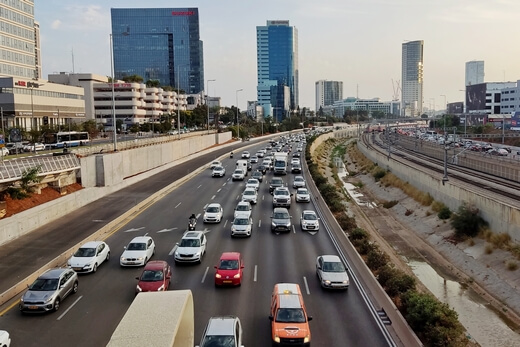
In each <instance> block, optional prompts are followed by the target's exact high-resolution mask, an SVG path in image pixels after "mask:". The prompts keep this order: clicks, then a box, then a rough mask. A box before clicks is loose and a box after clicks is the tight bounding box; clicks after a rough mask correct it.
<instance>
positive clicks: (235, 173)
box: [231, 169, 246, 181]
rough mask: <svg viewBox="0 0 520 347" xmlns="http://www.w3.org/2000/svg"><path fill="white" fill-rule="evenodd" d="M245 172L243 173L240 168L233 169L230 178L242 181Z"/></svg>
mask: <svg viewBox="0 0 520 347" xmlns="http://www.w3.org/2000/svg"><path fill="white" fill-rule="evenodd" d="M245 175H246V174H245V173H244V170H242V169H236V170H235V171H233V174H232V175H231V179H232V180H233V181H243V180H244V178H245Z"/></svg>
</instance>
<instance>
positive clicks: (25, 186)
mask: <svg viewBox="0 0 520 347" xmlns="http://www.w3.org/2000/svg"><path fill="white" fill-rule="evenodd" d="M40 171H41V166H37V167H34V168H30V169H27V170H25V171H24V172H23V173H22V177H21V179H20V183H19V186H14V185H12V186H10V187H9V188H7V190H6V192H7V194H9V196H10V197H11V198H12V199H18V200H21V199H25V198H27V197H29V196H31V194H32V193H33V191H34V188H33V186H34V184H35V183H38V182H40V181H41V180H42V178H41V177H38V173H39V172H40ZM2 200H4V199H2Z"/></svg>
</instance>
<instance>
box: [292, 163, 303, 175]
mask: <svg viewBox="0 0 520 347" xmlns="http://www.w3.org/2000/svg"><path fill="white" fill-rule="evenodd" d="M291 173H302V164H292V165H291Z"/></svg>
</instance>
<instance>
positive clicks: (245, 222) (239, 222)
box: [233, 218, 249, 225]
mask: <svg viewBox="0 0 520 347" xmlns="http://www.w3.org/2000/svg"><path fill="white" fill-rule="evenodd" d="M233 224H235V225H248V224H249V220H247V219H246V218H237V219H235V221H234V222H233Z"/></svg>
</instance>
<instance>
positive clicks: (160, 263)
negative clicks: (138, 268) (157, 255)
mask: <svg viewBox="0 0 520 347" xmlns="http://www.w3.org/2000/svg"><path fill="white" fill-rule="evenodd" d="M165 267H168V263H167V262H165V261H164V260H150V261H149V262H148V263H146V265H145V266H144V269H143V270H162V269H164V268H165Z"/></svg>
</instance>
